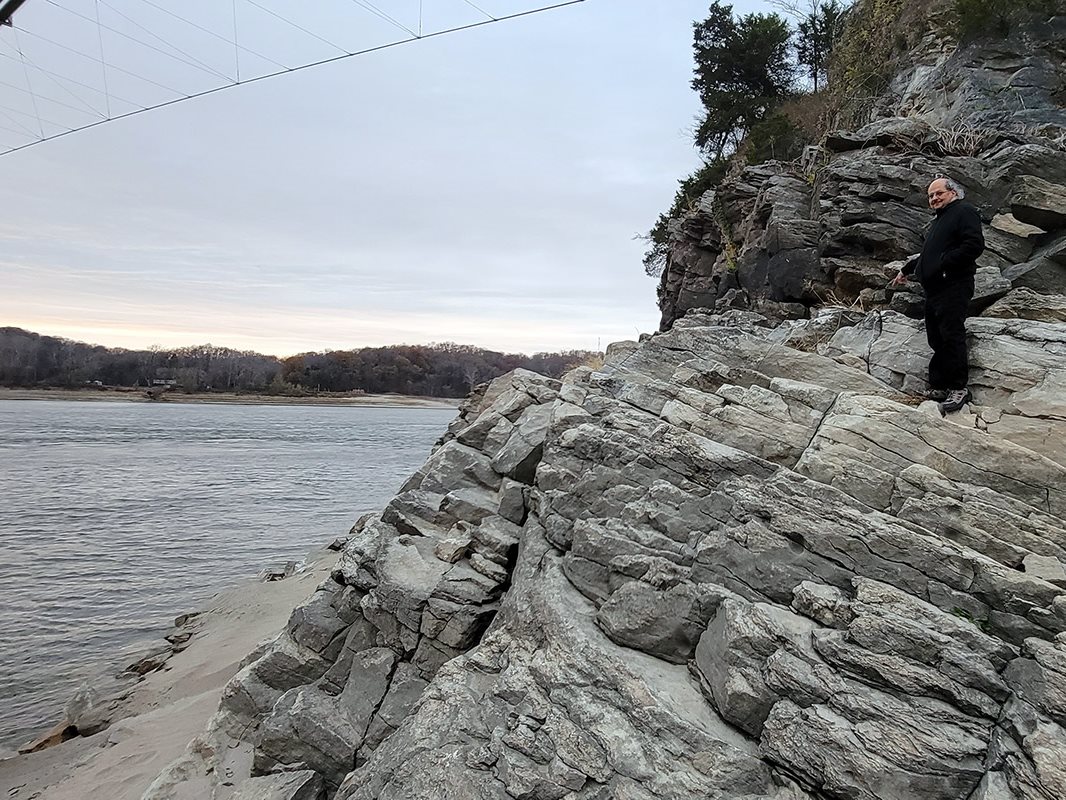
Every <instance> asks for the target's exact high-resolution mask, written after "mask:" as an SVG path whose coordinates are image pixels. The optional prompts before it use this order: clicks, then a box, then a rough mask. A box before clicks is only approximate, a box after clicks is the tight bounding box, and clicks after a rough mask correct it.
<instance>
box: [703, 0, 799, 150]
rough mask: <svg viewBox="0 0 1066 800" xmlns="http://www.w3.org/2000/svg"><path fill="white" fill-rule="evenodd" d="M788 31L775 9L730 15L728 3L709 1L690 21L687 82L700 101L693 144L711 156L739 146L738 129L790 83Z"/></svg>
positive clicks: (773, 102) (760, 114) (743, 129)
mask: <svg viewBox="0 0 1066 800" xmlns="http://www.w3.org/2000/svg"><path fill="white" fill-rule="evenodd" d="M790 38H791V33H790V31H789V28H788V23H787V22H785V20H784V19H783V18H781V17H780V16H778V15H777V14H746V15H744V16H742V17H734V16H733V7H732V6H728V5H723V4H722V3H721V2H717V0H716V2H714V3H712V5H711V9H710V14H709V15H708V16H707V19H705V20H703V22H698V23H696V25H695V33H694V36H693V47H694V50H695V61H696V68H695V77H694V78H693V80H692V88H693V89H695V90H696V91H697V92H698V93H699V96H700V100H701V101H702V102H703V107H704V114H703V119H702V120H701V121H700V124H699V126H698V128H697V130H696V145H697V147H699V148H701V149H702V150H703V151H704V152H705V153H706V154H707V156H708V157H709V159H710V160H711V161H719V160H721V159H723V158H724V157H725V156H726V155H727V154H728V153H729V152H731V151H733V150H735V149H736V148H737V147H739V145H740V143H741V140H742V139H743V137H744V134H746V133H747V131H749V130H750V129H751V127H752V125H754V124H755V123H756V122H758V121H759V120H761V119H763V117H765V116H766V114H767V113H768V112H769V111H770V110H771V109H772V108H773V107H774V106H775V105H776V104H777V103H779V102H780V101H781V100H783V99H784V98H786V97H788V95H789V94H790V92H791V91H792V87H793V85H794V83H795V68H794V66H793V64H792V62H791V59H790V58H789V55H790V54H789V41H790Z"/></svg>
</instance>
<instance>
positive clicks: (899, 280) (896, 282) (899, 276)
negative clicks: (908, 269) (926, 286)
mask: <svg viewBox="0 0 1066 800" xmlns="http://www.w3.org/2000/svg"><path fill="white" fill-rule="evenodd" d="M906 282H907V276H906V275H904V274H903V270H900V271H899V272H897V273H896V277H894V278H893V279H892V283H891V284H890V285H891V286H903V284H905V283H906Z"/></svg>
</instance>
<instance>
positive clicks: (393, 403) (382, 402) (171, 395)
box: [0, 388, 461, 408]
mask: <svg viewBox="0 0 1066 800" xmlns="http://www.w3.org/2000/svg"><path fill="white" fill-rule="evenodd" d="M0 400H85V401H100V402H114V403H228V404H237V405H300V406H305V405H306V406H381V407H387V408H404V407H407V408H455V407H457V406H458V405H459V403H460V402H461V401H460V400H458V399H453V398H450V397H416V396H414V395H405V394H367V395H344V394H335V395H333V394H324V395H315V396H310V397H284V396H279V395H263V394H232V393H226V392H199V393H184V392H167V393H166V394H165V395H164V396H163V397H162V399H160V400H149V399H148V398H147V397H146V396H145V393H144V390H142V389H6V388H0Z"/></svg>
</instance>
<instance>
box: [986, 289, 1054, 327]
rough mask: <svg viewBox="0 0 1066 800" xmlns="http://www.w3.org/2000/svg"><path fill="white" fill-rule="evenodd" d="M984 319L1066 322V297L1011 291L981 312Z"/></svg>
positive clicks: (1021, 290)
mask: <svg viewBox="0 0 1066 800" xmlns="http://www.w3.org/2000/svg"><path fill="white" fill-rule="evenodd" d="M981 316H983V317H998V318H1000V319H1031V320H1037V321H1040V322H1066V296H1064V295H1061V294H1041V293H1039V292H1036V291H1034V290H1032V289H1029V288H1018V289H1011V291H1010V292H1008V293H1007V294H1006V295H1004V296H1003V297H1002V298H1000V299H999V300H997V301H996V302H995V303H993V304H992V305H990V306H989V307H988V308H986V309H985V310H984V311H982V312H981Z"/></svg>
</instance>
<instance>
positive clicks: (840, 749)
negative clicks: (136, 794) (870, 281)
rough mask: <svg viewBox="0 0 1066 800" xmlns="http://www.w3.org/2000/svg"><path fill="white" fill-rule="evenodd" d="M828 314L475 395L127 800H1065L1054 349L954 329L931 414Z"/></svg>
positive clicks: (904, 364) (739, 324) (877, 355)
mask: <svg viewBox="0 0 1066 800" xmlns="http://www.w3.org/2000/svg"><path fill="white" fill-rule="evenodd" d="M835 316H836V321H835V323H833V324H834V326H835V327H836V331H835V333H834V334H833V335H832V336H831V337H828V339H827V340H826V341H823V342H821V344H819V345H818V346H816V347H815V348H814V351H813V352H812V351H809V350H800V349H795V348H793V347H791V346H789V344H787V343H786V342H784V341H783V340H782V334H783V331H782V329H781V328H775V327H772V326H771V325H770V324H768V323H767V321H766V320H765V318H762V317H760V316H758V315H756V314H752V313H750V312H729V313H727V314H725V315H700V314H692V315H689V316H688V317H686V318H685V319H683V320H681V321H679V322H678V324H676V325H675V326H674V329H673V330H671V331H670V332H668V333H662V334H657V335H655V336H653V337H650V338H648V339H646V340H645V341H643V342H641V343H639V344H638V343H635V342H634V343H623V344H619V345H615V346H613V347H612V348H611V350H610V352H609V358H608V362H607V364H606V365H605V366H604V367H603V368H601V369H600V370H598V371H592V370H590V369H588V368H581V369H578V370H576V371H574V372H572V373H571V374H570V375H568V376H567V377H566V378H565V379H564V380H563V381H562V382H559V381H552V380H549V379H546V378H542V377H540V376H537V375H534V374H532V373H524V372H516V373H512V374H510V375H507V376H504V377H503V378H500V379H497V380H496V381H495V382H493V383H492V384H491V385H490V386H489V387H488V389H487V390H486V391H485V392H483V393H482V394H480V395H478V396H476V397H474V398H471V400H470V401H468V402H467V404H466V405H465V407H464V408H463V409H462V410H461V413H460V415H459V417H458V418H457V419H456V420H455V422H454V423H453V424H452V425H451V427H450V428H449V431H448V433H447V435H446V436H445V437H444V439H443V440H442V442H441V443H440V444H439V445H438V447H437V449H436V450H435V452H434V454H433V455H432V456H431V457H430V459H429V460H428V461H427V463H426V464H425V465H424V466H423V467H422V468H421V469H420V470H419V471H418V472H417V473H416V474H415V475H414V476H412V478H411V479H410V480H409V481H408V482H407V483H406V484H405V485H404V486H403V487H402V489H401V491H400V493H399V494H398V495H397V496H396V497H395V498H394V499H393V500H392V501H391V502H390V503H389V504H388V506H387V507H386V508H385V509H384V511H383V512H382V513H381V514H379V515H376V516H373V517H370V518H368V519H364V520H362V521H361V522H360V523H359V524H358V525H357V526H356V528H355V529H354V531H353V534H352V538H351V539H350V541H349V542H348V544H347V546H346V548H345V551H344V553H343V557H342V560H341V562H340V565H339V567H338V569H337V570H336V572H335V573H334V575H333V577H332V578H331V579H330V580H329V581H327V582H326V584H324V585H323V586H321V587H320V588H319V590H318V591H317V592H316V593H315V594H314V595H313V596H312V597H311V598H310V599H309V600H308V601H307V602H306V603H305V604H304V605H302V606H301V607H300V608H297V609H296V610H295V611H294V613H293V615H292V618H291V620H290V622H289V625H288V626H287V628H286V630H285V631H284V632H282V633H281V634H280V635H279V636H278V638H277V639H276V640H275V641H273V642H272V643H270V644H269V645H267V646H265V647H264V648H263V650H262V651H261V652H259V653H257V654H254V656H253V657H252V660H250V661H249V663H248V664H247V666H245V668H244V669H243V670H242V671H241V672H240V673H239V674H238V676H237V677H236V678H235V679H234V680H233V681H232V682H231V683H230V684H229V686H228V687H227V688H226V691H225V694H224V699H223V702H222V706H221V709H220V711H219V713H218V715H216V717H215V719H214V720H213V722H212V725H211V728H210V730H209V731H208V732H207V733H205V734H204V736H203V737H201V738H200V739H199V740H197V741H196V742H194V743H193V745H192V746H191V747H190V750H189V753H188V755H187V756H186V757H185V758H184V759H182V760H181V761H179V762H178V763H176V764H175V765H172V767H171V768H169V769H168V771H167V772H165V773H164V774H163V775H161V776H160V777H159V779H158V780H157V781H156V783H155V785H154V786H153V787H152V789H150V790H149V792H148V794H147V795H146V797H148V798H152V799H153V800H159V799H161V798H178V797H201V798H206V797H213V798H225V797H229V796H230V795H231V793H232V792H234V791H237V792H241V791H244V792H245V793H247V791H250V789H248V788H243V789H242V787H245V786H246V785H249V784H251V783H252V782H254V781H264V777H252V776H256V775H260V776H268V775H271V774H277V773H289V772H292V773H299V778H300V779H299V781H298V782H297V783H298V784H299V785H300V786H301V787H313V788H314V791H320V795H324V796H330V797H336V798H340V799H341V800H356V799H358V800H370V799H371V798H390V799H392V800H416V799H417V800H429V799H430V798H441V800H443V799H444V798H449V799H450V800H454V799H455V798H460V799H461V798H478V799H479V800H480V799H484V800H489V799H490V798H491V799H493V800H496V799H498V800H507V799H508V798H529V799H530V800H534V799H536V800H562V799H563V798H571V799H572V800H579V799H580V800H591V799H592V798H596V799H597V800H607V798H618V799H620V800H636V799H638V798H639V799H641V800H645V799H647V800H650V799H651V798H661V799H662V800H667V799H670V800H673V799H674V798H677V800H680V799H681V798H691V797H707V798H730V799H736V800H739V799H740V798H776V800H786V799H787V800H801V798H834V799H839V800H919V799H921V800H966V799H967V798H972V799H977V798H981V799H983V800H991V798H997V799H1002V800H1012V799H1015V798H1016V799H1017V800H1028V799H1030V798H1032V799H1033V800H1038V799H1039V800H1055V798H1061V797H1064V796H1066V633H1064V631H1066V572H1064V564H1066V523H1064V522H1063V518H1064V515H1066V453H1064V445H1063V444H1062V443H1063V441H1066V439H1064V438H1063V436H1062V435H1061V433H1062V431H1061V426H1062V425H1063V424H1066V406H1063V400H1062V396H1063V395H1062V393H1061V392H1056V391H1054V387H1055V386H1056V385H1057V384H1058V382H1060V381H1061V379H1062V375H1061V369H1060V368H1061V365H1062V363H1063V360H1062V356H1063V355H1064V353H1063V352H1062V348H1063V346H1064V343H1066V325H1064V324H1063V323H1033V324H1031V325H1028V326H1026V327H1025V328H1024V329H1023V328H1012V327H1011V326H1012V325H1014V324H1015V323H1016V322H1017V321H1010V320H992V319H989V320H988V321H987V322H984V321H982V322H981V325H980V326H978V327H977V328H975V330H974V337H975V344H974V353H975V362H976V363H977V364H978V365H979V366H980V367H981V368H983V369H986V370H987V374H988V375H989V376H990V377H989V380H988V382H987V383H988V385H987V386H979V387H978V388H977V398H976V400H975V403H974V404H973V405H971V406H970V407H969V408H968V409H967V410H966V412H964V413H962V414H960V415H957V416H955V417H949V418H946V419H945V418H942V417H941V416H940V414H939V413H938V411H937V409H936V406H935V404H933V403H925V404H921V405H917V406H916V405H914V404H913V402H912V401H910V400H909V399H908V397H907V396H905V395H903V394H901V393H900V392H899V391H898V388H897V387H899V386H902V385H903V384H904V383H914V382H917V381H919V380H920V379H919V377H918V376H917V375H916V374H914V373H913V372H912V371H911V370H912V367H913V366H914V364H913V362H908V361H907V360H906V359H902V358H896V357H895V356H896V355H898V354H899V352H900V350H901V349H902V348H901V347H900V346H899V342H900V341H902V340H905V339H906V337H907V336H912V335H913V333H914V331H913V330H911V328H910V327H908V326H913V325H915V324H916V323H913V322H912V321H911V320H908V319H907V318H906V317H903V316H901V315H897V314H893V313H892V312H885V313H875V314H871V315H869V316H861V315H859V316H855V315H851V316H849V315H848V314H847V313H846V312H837V313H836V314H835ZM804 324H805V325H807V326H808V327H818V326H821V327H825V326H826V324H827V323H826V322H825V320H824V319H822V320H810V321H807V322H806V323H804ZM786 327H787V330H786V331H784V332H785V333H788V334H789V335H792V336H795V335H797V333H799V334H802V333H803V331H797V328H796V325H795V324H793V325H792V326H791V327H788V326H786ZM800 338H803V337H802V336H801V337H800ZM819 350H820V351H821V352H818V351H819ZM993 374H997V375H999V380H998V381H996V380H993V379H992V378H991V376H992V375H993ZM1001 384H1002V385H1005V386H1009V388H1010V392H1009V393H1008V392H1005V391H1003V390H1002V387H1001ZM305 776H312V777H316V778H317V779H320V783H313V782H311V781H309V780H308V778H307V777H305ZM271 785H273V784H271ZM279 785H280V784H279ZM285 785H288V784H285ZM293 785H296V783H294V784H293ZM319 786H321V790H319V788H318V787H319ZM301 791H305V794H306V791H307V789H306V788H304V789H301ZM239 796H244V795H239ZM272 796H273V795H272ZM278 796H279V797H280V796H281V795H278ZM300 796H301V797H303V796H305V795H300Z"/></svg>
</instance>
